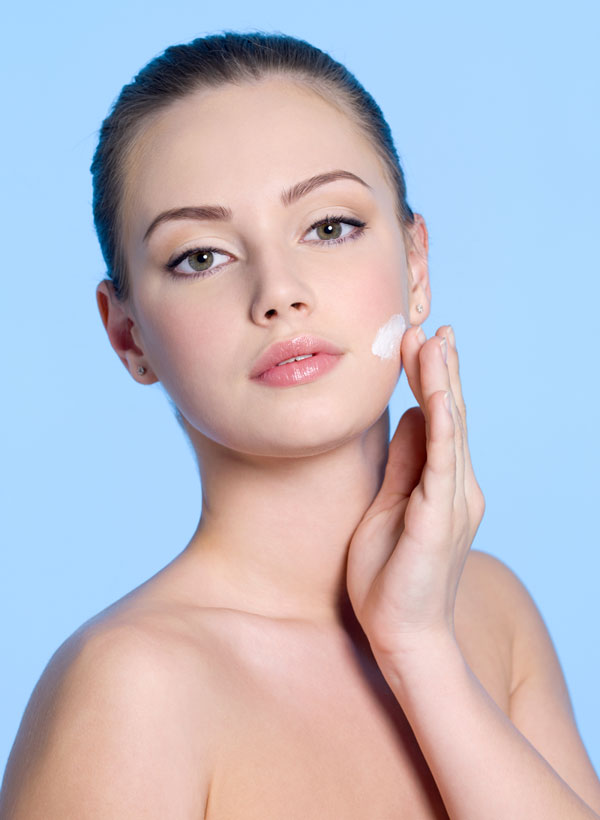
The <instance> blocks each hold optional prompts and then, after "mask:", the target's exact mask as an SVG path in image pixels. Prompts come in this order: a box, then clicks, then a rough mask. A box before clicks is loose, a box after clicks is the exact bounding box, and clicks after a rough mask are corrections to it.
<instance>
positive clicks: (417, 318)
mask: <svg viewBox="0 0 600 820" xmlns="http://www.w3.org/2000/svg"><path fill="white" fill-rule="evenodd" d="M408 233H409V236H408V240H407V248H406V251H407V253H406V259H407V262H408V302H409V319H410V323H411V325H420V324H422V323H423V322H424V321H425V319H426V318H427V317H428V316H429V311H430V309H431V288H430V286H429V263H428V261H427V255H428V253H429V237H428V234H427V226H426V225H425V220H424V219H423V217H422V216H421V214H415V221H414V223H413V224H412V225H410V226H409V227H408ZM418 305H422V306H423V309H422V310H421V312H419V311H418V310H417V306H418Z"/></svg>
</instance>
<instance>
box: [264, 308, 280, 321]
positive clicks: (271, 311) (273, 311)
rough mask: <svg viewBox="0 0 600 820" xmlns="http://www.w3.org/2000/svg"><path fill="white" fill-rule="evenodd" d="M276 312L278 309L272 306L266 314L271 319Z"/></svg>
mask: <svg viewBox="0 0 600 820" xmlns="http://www.w3.org/2000/svg"><path fill="white" fill-rule="evenodd" d="M276 313H277V311H276V310H275V308H271V310H268V311H267V312H266V313H265V316H266V317H267V319H270V318H271V316H274V315H275V314H276Z"/></svg>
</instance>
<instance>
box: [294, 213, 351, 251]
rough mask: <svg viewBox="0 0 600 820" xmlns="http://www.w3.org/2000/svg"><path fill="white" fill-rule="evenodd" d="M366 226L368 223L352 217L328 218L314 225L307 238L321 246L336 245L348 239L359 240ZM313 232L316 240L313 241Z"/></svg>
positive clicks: (307, 233)
mask: <svg viewBox="0 0 600 820" xmlns="http://www.w3.org/2000/svg"><path fill="white" fill-rule="evenodd" d="M365 226H366V222H361V220H360V219H354V218H353V217H350V216H326V217H325V218H324V219H320V220H319V221H318V222H315V223H313V224H312V225H311V226H310V229H309V230H308V231H307V232H306V234H305V237H306V238H308V241H316V242H317V244H319V245H325V244H326V245H336V244H337V243H338V242H345V241H346V240H347V239H357V238H358V237H359V236H360V235H361V234H362V233H363V230H364V228H365ZM313 232H314V234H315V236H316V238H315V239H312V240H311V239H310V235H311V233H313Z"/></svg>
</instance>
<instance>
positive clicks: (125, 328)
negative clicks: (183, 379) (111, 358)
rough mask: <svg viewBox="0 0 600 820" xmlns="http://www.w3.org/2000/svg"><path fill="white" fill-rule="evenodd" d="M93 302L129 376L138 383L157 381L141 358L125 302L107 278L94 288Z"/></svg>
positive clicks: (142, 352)
mask: <svg viewBox="0 0 600 820" xmlns="http://www.w3.org/2000/svg"><path fill="white" fill-rule="evenodd" d="M96 301H97V303H98V310H99V311H100V317H101V319H102V324H103V325H104V328H105V330H106V332H107V334H108V338H109V339H110V343H111V345H112V347H113V349H114V351H115V353H116V354H117V356H118V357H119V359H121V361H122V362H123V364H124V366H125V367H126V368H127V370H128V371H129V373H130V374H131V376H132V377H133V378H134V379H135V380H136V382H140V383H141V384H154V382H157V381H158V379H157V378H156V376H155V375H154V373H153V372H152V370H151V369H150V367H149V365H148V362H147V361H146V359H145V357H144V351H143V350H141V348H139V347H138V345H137V344H136V343H135V341H134V338H133V334H132V328H133V327H134V324H135V323H134V321H133V319H132V318H131V315H130V312H129V310H128V307H127V302H124V301H122V300H121V299H119V298H118V297H117V295H116V293H115V288H114V285H113V283H112V282H111V281H110V279H104V281H102V282H100V284H99V285H98V287H97V288H96ZM138 368H140V369H141V368H144V372H143V373H141V372H139V371H138Z"/></svg>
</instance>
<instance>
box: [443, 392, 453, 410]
mask: <svg viewBox="0 0 600 820" xmlns="http://www.w3.org/2000/svg"><path fill="white" fill-rule="evenodd" d="M444 404H445V405H446V410H447V411H448V412H449V413H450V415H452V402H451V401H450V393H449V392H448V391H446V392H445V393H444Z"/></svg>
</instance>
